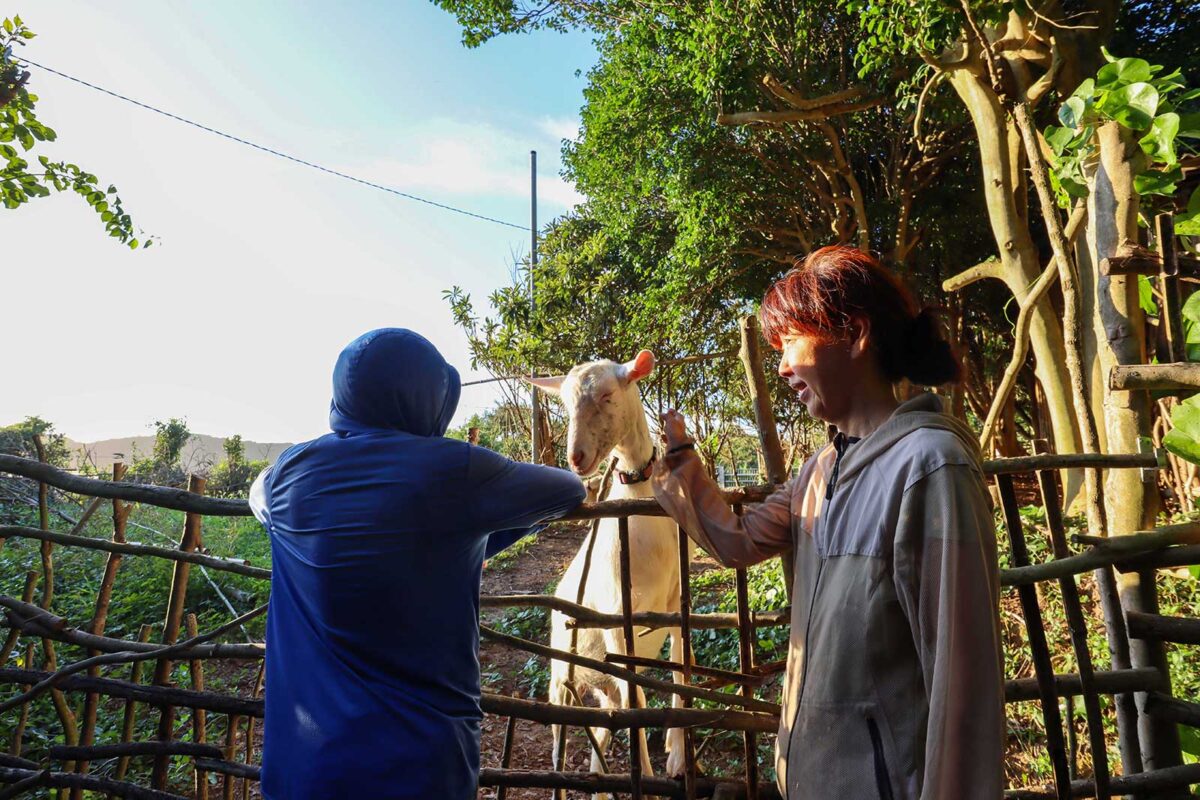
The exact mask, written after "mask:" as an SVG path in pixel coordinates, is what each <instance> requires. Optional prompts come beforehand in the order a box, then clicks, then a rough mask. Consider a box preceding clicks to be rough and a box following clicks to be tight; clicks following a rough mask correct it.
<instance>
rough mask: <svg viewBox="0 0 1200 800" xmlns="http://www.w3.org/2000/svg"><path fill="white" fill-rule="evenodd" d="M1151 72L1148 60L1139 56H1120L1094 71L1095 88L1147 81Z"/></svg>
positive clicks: (1109, 87)
mask: <svg viewBox="0 0 1200 800" xmlns="http://www.w3.org/2000/svg"><path fill="white" fill-rule="evenodd" d="M1152 74H1153V73H1152V72H1151V71H1150V62H1148V61H1145V60H1143V59H1140V58H1122V59H1119V60H1117V61H1114V62H1112V63H1110V64H1105V65H1104V66H1103V67H1101V68H1100V71H1099V72H1097V73H1096V88H1097V89H1107V90H1111V89H1117V88H1120V87H1122V86H1128V85H1129V84H1131V83H1141V82H1143V81H1148V80H1150V77H1151V75H1152Z"/></svg>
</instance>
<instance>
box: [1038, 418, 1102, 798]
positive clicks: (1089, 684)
mask: <svg viewBox="0 0 1200 800" xmlns="http://www.w3.org/2000/svg"><path fill="white" fill-rule="evenodd" d="M1047 449H1048V447H1047V443H1046V442H1044V441H1041V442H1034V451H1035V452H1038V453H1043V452H1045V451H1046V450H1047ZM1037 480H1038V488H1039V489H1041V493H1042V504H1043V506H1044V508H1045V509H1046V526H1047V527H1048V528H1049V529H1050V544H1051V546H1052V548H1053V551H1054V557H1055V558H1066V557H1067V556H1069V555H1071V551H1070V549H1069V548H1068V547H1067V534H1066V528H1065V526H1064V525H1063V518H1062V505H1061V503H1060V502H1059V498H1058V485H1057V484H1056V483H1055V473H1054V472H1052V471H1049V470H1043V471H1041V472H1039V473H1038V474H1037ZM1058 585H1059V587H1060V589H1061V590H1062V597H1063V610H1064V612H1065V616H1066V618H1067V627H1068V629H1069V630H1070V631H1071V645H1072V647H1073V649H1074V650H1075V661H1076V663H1077V664H1078V665H1079V684H1080V689H1081V691H1082V692H1083V703H1084V709H1085V710H1086V712H1087V720H1088V737H1089V742H1090V743H1091V747H1092V765H1093V774H1094V777H1095V782H1096V800H1108V798H1109V797H1110V796H1111V790H1110V789H1109V769H1108V745H1107V744H1106V743H1105V741H1104V718H1103V716H1102V714H1101V711H1100V696H1099V695H1098V694H1097V693H1096V687H1095V677H1094V676H1095V671H1094V669H1093V667H1092V653H1091V651H1090V650H1089V649H1088V641H1087V621H1086V619H1085V617H1084V615H1083V606H1082V604H1081V603H1080V600H1079V587H1078V586H1076V585H1075V578H1074V576H1068V577H1066V578H1063V579H1061V580H1060V581H1059V582H1058ZM1055 703H1056V705H1057V700H1056V701H1055ZM1071 709H1072V702H1071V698H1067V710H1068V712H1070V711H1071ZM1074 730H1075V721H1074V719H1072V718H1071V715H1070V713H1068V716H1067V731H1068V733H1069V734H1070V738H1071V739H1072V740H1074ZM1074 753H1075V747H1074V744H1073V743H1072V744H1071V760H1070V766H1071V773H1074V771H1075V758H1074ZM1071 773H1069V774H1068V779H1069V778H1070V777H1071Z"/></svg>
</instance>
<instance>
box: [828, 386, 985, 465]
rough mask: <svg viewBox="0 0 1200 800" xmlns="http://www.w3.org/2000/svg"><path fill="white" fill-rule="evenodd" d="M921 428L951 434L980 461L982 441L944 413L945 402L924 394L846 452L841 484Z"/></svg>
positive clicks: (902, 407)
mask: <svg viewBox="0 0 1200 800" xmlns="http://www.w3.org/2000/svg"><path fill="white" fill-rule="evenodd" d="M921 428H936V429H939V430H944V431H950V432H951V433H953V434H954V435H955V436H957V437H958V438H959V440H961V441H962V443H963V446H964V447H966V448H967V452H968V453H974V454H975V457H976V458H979V457H980V456H979V442H978V440H977V439H976V438H975V434H974V433H973V432H972V431H971V429H970V428H969V427H967V425H966V423H964V422H963V421H961V420H959V419H957V418H956V417H952V416H951V415H949V414H947V413H945V412H944V411H943V410H942V401H941V400H940V399H939V398H938V396H937V395H935V394H929V393H925V394H921V395H918V396H917V397H914V398H913V399H912V400H908V401H906V402H904V403H901V404H900V406H899V407H898V408H897V409H896V410H895V411H894V412H892V416H890V417H889V418H888V420H887V422H885V423H883V424H882V425H880V426H879V427H878V428H876V429H875V430H874V431H872V432H871V434H870V435H869V436H865V437H863V440H862V441H860V442H859V443H858V444H856V445H854V447H851V448H850V449H849V450H847V451H846V455H845V457H844V458H843V459H842V463H841V466H840V467H839V469H838V481H839V482H840V481H843V480H845V479H846V478H849V477H850V476H851V475H854V474H855V473H857V472H859V471H861V470H862V469H863V467H865V466H867V465H868V464H870V463H871V462H873V461H874V460H875V459H877V458H879V456H881V455H883V453H884V452H885V451H886V450H888V449H889V448H890V447H891V446H892V445H894V444H896V443H897V442H898V441H900V440H901V439H903V438H904V437H905V436H908V435H909V434H910V433H912V432H913V431H915V430H919V429H921Z"/></svg>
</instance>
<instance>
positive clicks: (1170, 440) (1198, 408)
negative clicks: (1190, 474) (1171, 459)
mask: <svg viewBox="0 0 1200 800" xmlns="http://www.w3.org/2000/svg"><path fill="white" fill-rule="evenodd" d="M1171 425H1172V429H1171V431H1170V432H1168V433H1167V435H1166V436H1165V437H1163V446H1164V447H1166V448H1167V450H1169V451H1170V452H1172V453H1174V454H1175V455H1177V456H1179V457H1180V458H1182V459H1184V460H1186V461H1190V462H1192V463H1193V464H1200V395H1198V396H1193V397H1189V398H1188V399H1187V400H1184V401H1183V402H1182V403H1180V404H1179V405H1177V406H1176V407H1175V409H1174V410H1173V411H1172V412H1171Z"/></svg>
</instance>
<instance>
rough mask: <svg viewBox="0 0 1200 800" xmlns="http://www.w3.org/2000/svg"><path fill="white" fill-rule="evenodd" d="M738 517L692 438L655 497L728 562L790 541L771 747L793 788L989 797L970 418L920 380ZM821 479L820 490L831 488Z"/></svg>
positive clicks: (997, 772)
mask: <svg viewBox="0 0 1200 800" xmlns="http://www.w3.org/2000/svg"><path fill="white" fill-rule="evenodd" d="M836 460H837V453H836V452H835V449H834V447H833V446H832V445H830V446H828V447H826V448H824V449H823V450H821V451H820V452H819V453H817V454H816V455H815V456H814V457H812V458H811V459H809V460H808V461H807V462H805V464H804V466H803V467H802V468H801V470H800V472H799V473H798V474H797V475H796V476H795V477H794V478H793V479H792V480H791V481H789V482H788V483H787V484H785V485H784V486H782V487H781V488H780V489H779V490H778V491H776V492H774V493H773V494H772V495H771V496H770V497H768V498H767V499H766V500H765V501H764V502H763V503H761V504H759V505H757V506H750V507H748V508H747V510H746V512H745V513H744V514H743V515H742V516H741V517H740V518H739V517H738V516H736V515H735V514H734V513H733V512H732V510H731V509H730V507H729V506H728V504H726V503H725V502H724V501H723V500H722V499H721V496H720V490H719V489H718V488H717V486H716V484H715V483H713V481H712V480H711V479H710V478H709V477H708V475H707V473H706V472H705V470H704V467H703V464H702V463H701V461H700V459H699V457H698V456H696V455H695V453H694V452H691V451H683V452H681V453H679V454H675V455H673V456H670V457H669V458H667V459H664V460H663V461H662V462H660V463H659V465H658V466H657V467H656V469H655V473H654V477H653V481H654V490H655V497H657V498H658V500H659V502H660V503H661V504H662V505H663V507H664V508H666V509H667V511H668V512H669V513H670V514H671V516H672V517H674V519H675V520H676V521H677V522H679V524H680V525H682V526H683V527H684V528H685V529H686V530H687V531H688V533H689V534H690V535H691V536H692V538H694V539H695V540H696V541H697V542H699V543H700V544H701V545H702V546H703V547H704V548H705V549H706V550H708V551H709V552H710V553H712V554H713V555H714V556H715V557H716V558H717V559H718V560H719V561H720V562H721V563H722V564H724V565H726V566H730V567H739V566H746V565H749V564H754V563H757V562H759V561H763V560H764V559H766V558H769V557H770V556H772V555H776V554H778V553H780V552H783V551H785V550H787V549H788V548H789V547H794V548H795V567H796V583H795V587H794V589H795V591H794V597H793V602H792V622H791V624H792V628H791V642H790V644H789V650H788V661H787V672H786V675H785V679H784V688H783V713H782V717H781V719H780V725H779V739H778V742H777V745H776V772H777V774H778V781H779V789H780V791H781V792H782V793H783V795H784V797H785V798H788V800H826V799H828V800H869V799H870V798H876V797H878V798H880V800H917V799H918V798H920V800H975V799H976V798H978V799H979V800H998V798H1000V797H1001V796H1002V795H1003V777H1004V776H1003V757H1004V737H1005V724H1004V686H1003V674H1004V673H1003V661H1002V654H1001V644H1000V633H999V631H1000V623H999V611H998V603H999V594H1000V584H999V570H998V565H997V561H996V536H995V527H994V524H993V521H992V514H991V502H990V500H989V497H988V493H987V490H986V487H985V483H984V478H983V473H982V470H981V466H980V458H979V450H978V447H977V445H976V444H975V439H974V436H973V435H972V434H971V431H970V430H969V429H968V428H967V427H966V426H965V425H964V424H963V423H961V422H959V421H958V420H956V419H954V418H953V417H951V416H949V415H948V414H945V413H942V409H941V401H939V400H938V399H937V398H936V397H935V396H933V395H930V394H926V395H922V396H920V397H917V398H915V399H913V400H910V401H908V402H906V403H904V404H903V405H901V406H900V407H899V408H898V409H897V410H896V412H895V413H894V414H893V415H892V417H891V418H890V419H889V420H888V421H887V422H885V423H884V424H883V425H882V426H880V427H879V428H878V429H877V430H875V431H874V432H873V433H871V434H870V435H869V436H866V437H864V438H863V439H862V440H861V441H859V442H858V443H856V444H854V445H853V446H851V447H850V448H849V449H847V450H846V451H845V454H844V455H843V456H842V458H841V463H840V464H839V465H838V470H837V477H836V482H835V485H834V487H833V491H832V493H831V494H828V493H827V489H828V483H829V480H830V477H831V475H832V474H833V470H834V465H835V462H836ZM827 495H828V499H827Z"/></svg>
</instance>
